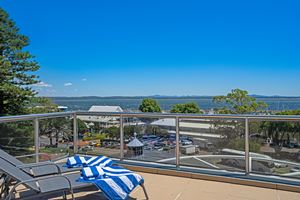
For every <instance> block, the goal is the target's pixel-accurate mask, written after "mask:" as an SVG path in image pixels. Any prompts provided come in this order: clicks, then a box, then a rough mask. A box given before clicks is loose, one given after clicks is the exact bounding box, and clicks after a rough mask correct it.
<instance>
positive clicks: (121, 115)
mask: <svg viewBox="0 0 300 200" xmlns="http://www.w3.org/2000/svg"><path fill="white" fill-rule="evenodd" d="M78 116H110V117H118V118H120V160H121V161H123V160H124V118H160V119H161V118H171V119H174V120H175V131H176V146H175V163H176V167H180V166H181V163H180V149H179V147H180V120H181V119H209V120H210V119H211V120H237V121H242V122H243V123H244V124H245V133H244V135H245V155H244V158H245V173H246V174H249V173H251V166H252V162H253V159H254V158H251V156H250V148H249V146H250V142H249V128H250V127H249V123H250V122H252V121H288V122H300V116H281V115H269V116H266V115H198V114H173V113H171V114H170V113H163V114H162V113H131V112H120V113H116V112H113V113H108V112H85V111H77V112H59V113H45V114H31V115H19V116H4V117H0V123H9V122H20V121H28V120H31V121H33V126H34V144H35V161H36V162H39V147H40V142H39V137H40V130H39V120H42V119H51V118H57V117H71V119H72V120H73V147H74V148H73V149H74V154H76V153H78V124H77V117H78ZM239 157H240V156H239ZM259 159H261V158H259ZM259 159H258V160H259ZM299 166H300V164H299ZM299 174H300V170H299Z"/></svg>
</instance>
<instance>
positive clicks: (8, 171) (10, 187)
mask: <svg viewBox="0 0 300 200" xmlns="http://www.w3.org/2000/svg"><path fill="white" fill-rule="evenodd" d="M0 171H1V172H2V174H5V175H6V177H5V181H4V184H5V188H4V189H3V190H1V191H2V193H1V194H0V197H4V199H5V200H10V199H12V198H13V197H14V193H15V192H16V189H17V187H18V186H20V185H24V186H25V187H26V188H28V189H30V192H33V193H34V194H35V195H45V194H50V193H56V192H62V193H63V197H64V199H66V192H70V194H71V196H72V199H74V195H73V190H74V189H79V188H87V187H91V186H92V184H91V183H81V182H77V181H76V180H77V179H78V177H79V176H80V175H79V173H70V174H66V175H60V174H57V175H51V176H44V177H38V178H35V177H34V176H31V175H29V174H28V173H26V172H24V171H23V170H21V169H20V168H18V167H16V166H15V165H13V164H11V163H9V162H7V161H6V160H4V159H2V158H0ZM20 195H22V193H20ZM23 198H25V197H22V199H23Z"/></svg>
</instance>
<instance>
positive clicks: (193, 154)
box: [179, 119, 245, 171]
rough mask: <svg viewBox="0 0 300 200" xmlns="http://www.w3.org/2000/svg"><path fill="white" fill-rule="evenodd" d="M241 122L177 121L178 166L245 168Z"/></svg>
mask: <svg viewBox="0 0 300 200" xmlns="http://www.w3.org/2000/svg"><path fill="white" fill-rule="evenodd" d="M244 133H245V128H244V122H239V121H237V120H219V119H215V120H214V119H181V120H180V138H179V139H180V165H183V166H193V167H200V168H208V169H216V170H228V171H245V156H244V155H245V137H244Z"/></svg>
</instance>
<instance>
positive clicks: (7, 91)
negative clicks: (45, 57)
mask: <svg viewBox="0 0 300 200" xmlns="http://www.w3.org/2000/svg"><path fill="white" fill-rule="evenodd" d="M28 44H29V39H28V38H27V37H26V36H24V35H22V34H20V33H19V28H18V27H17V26H16V24H15V22H14V21H13V20H11V19H10V18H9V15H8V14H7V13H6V12H5V11H4V10H3V9H2V8H0V116H3V115H12V114H20V113H24V108H25V105H26V103H27V102H28V101H29V99H30V98H31V97H33V96H35V94H36V92H35V91H34V90H33V89H32V88H31V87H30V86H31V85H32V84H36V83H38V80H37V78H38V77H37V76H36V75H34V74H32V72H35V71H37V70H38V69H39V68H40V66H39V65H38V63H37V62H36V61H35V60H34V56H33V55H31V54H30V53H29V52H28V51H25V50H24V47H26V46H28Z"/></svg>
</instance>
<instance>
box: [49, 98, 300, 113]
mask: <svg viewBox="0 0 300 200" xmlns="http://www.w3.org/2000/svg"><path fill="white" fill-rule="evenodd" d="M52 99H53V101H54V102H55V103H56V104H58V105H60V106H67V107H68V108H69V110H88V109H89V108H90V107H91V106H92V105H108V106H121V107H122V108H123V109H124V110H138V107H139V105H140V103H141V102H142V100H143V98H138V97H136V98H101V97H85V98H65V97H55V98H52ZM156 100H157V101H158V102H159V104H160V106H161V108H162V109H163V110H170V108H171V107H172V105H174V104H178V103H186V102H196V103H197V104H198V105H199V106H200V108H201V109H204V110H209V109H212V108H217V107H220V106H221V105H219V104H215V103H213V102H212V98H211V97H197V98H157V99H156ZM257 100H258V101H264V102H265V103H267V104H268V109H269V110H293V109H300V97H297V98H291V97H286V98H284V97H259V98H257Z"/></svg>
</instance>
